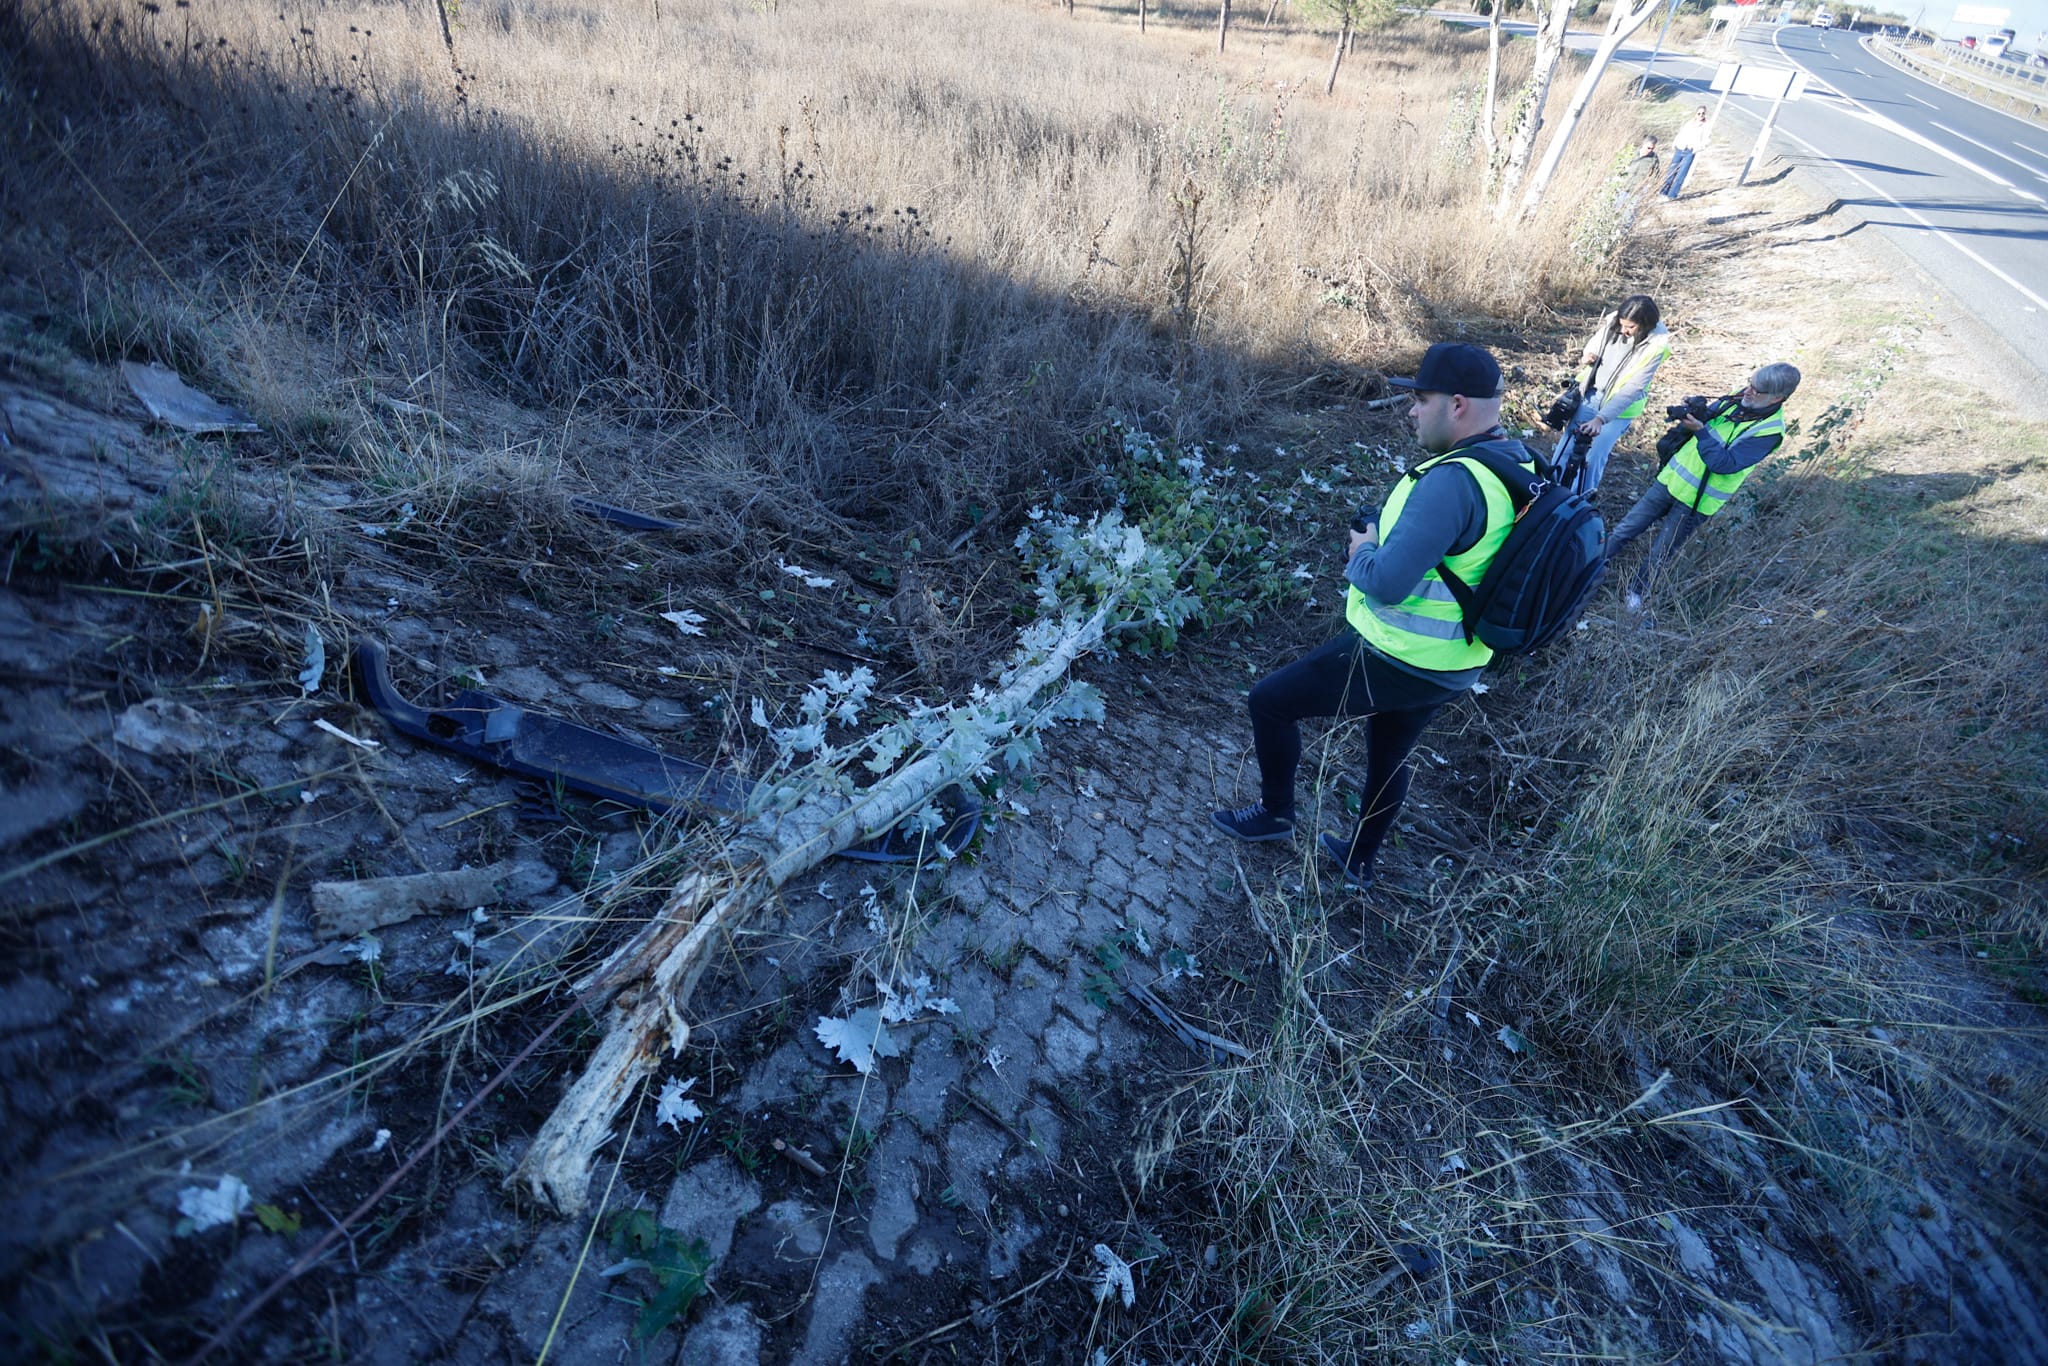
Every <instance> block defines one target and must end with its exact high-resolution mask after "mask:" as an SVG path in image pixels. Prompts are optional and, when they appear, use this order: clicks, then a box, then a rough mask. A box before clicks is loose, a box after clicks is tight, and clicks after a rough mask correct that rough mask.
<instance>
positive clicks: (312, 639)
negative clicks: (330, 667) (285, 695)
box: [299, 621, 327, 696]
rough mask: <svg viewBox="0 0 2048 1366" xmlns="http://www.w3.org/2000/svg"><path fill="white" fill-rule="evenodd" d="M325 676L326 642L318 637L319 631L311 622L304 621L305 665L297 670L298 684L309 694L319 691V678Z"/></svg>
mask: <svg viewBox="0 0 2048 1366" xmlns="http://www.w3.org/2000/svg"><path fill="white" fill-rule="evenodd" d="M326 676H327V642H326V641H324V640H322V639H320V633H319V632H318V631H317V630H315V629H313V623H312V622H310V621H309V622H307V623H306V667H305V668H303V669H301V670H299V686H300V687H301V688H304V689H305V690H306V692H307V694H308V695H309V696H310V695H311V694H313V693H316V692H319V691H320V680H321V679H322V678H325V677H326Z"/></svg>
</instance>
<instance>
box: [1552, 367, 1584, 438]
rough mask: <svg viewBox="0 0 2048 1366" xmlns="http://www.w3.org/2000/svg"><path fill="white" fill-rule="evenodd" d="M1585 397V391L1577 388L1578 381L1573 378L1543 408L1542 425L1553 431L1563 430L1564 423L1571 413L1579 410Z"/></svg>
mask: <svg viewBox="0 0 2048 1366" xmlns="http://www.w3.org/2000/svg"><path fill="white" fill-rule="evenodd" d="M1585 398H1586V396H1585V393H1584V392H1583V391H1582V390H1581V389H1580V388H1579V382H1578V381H1577V380H1573V381H1572V382H1571V384H1570V385H1569V386H1568V387H1567V388H1566V389H1565V391H1564V392H1563V393H1561V394H1559V395H1558V396H1557V397H1556V398H1554V399H1552V400H1551V401H1550V406H1549V407H1548V408H1545V409H1544V410H1543V425H1544V426H1546V427H1548V428H1550V430H1552V431H1553V432H1555V431H1561V430H1563V428H1564V424H1565V423H1567V422H1570V421H1571V420H1572V414H1574V413H1576V412H1578V411H1579V405H1580V404H1581V403H1583V402H1584V401H1585Z"/></svg>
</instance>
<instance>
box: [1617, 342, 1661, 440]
mask: <svg viewBox="0 0 2048 1366" xmlns="http://www.w3.org/2000/svg"><path fill="white" fill-rule="evenodd" d="M1645 340H1646V341H1654V342H1655V343H1656V345H1654V346H1641V347H1638V348H1636V349H1635V350H1634V351H1632V352H1630V353H1629V358H1628V362H1627V363H1626V364H1625V365H1623V366H1622V367H1621V373H1620V374H1618V375H1616V376H1615V377H1614V379H1613V380H1612V381H1611V382H1610V383H1609V384H1608V386H1607V392H1608V393H1610V394H1611V393H1613V392H1614V391H1615V390H1616V389H1619V388H1621V387H1622V382H1623V381H1624V380H1633V379H1634V378H1635V377H1636V376H1637V375H1640V374H1641V373H1643V371H1645V370H1647V369H1649V368H1650V367H1651V366H1653V365H1661V364H1663V363H1664V361H1665V360H1667V359H1669V358H1670V355H1671V334H1670V333H1669V332H1666V333H1665V334H1664V335H1663V336H1661V337H1656V336H1653V337H1648V338H1645ZM1649 403H1650V391H1649V390H1648V389H1644V390H1643V396H1642V397H1641V398H1639V399H1637V400H1636V401H1635V402H1634V403H1631V404H1629V405H1628V407H1626V408H1624V409H1622V410H1621V414H1620V415H1619V416H1618V417H1616V418H1615V419H1614V420H1615V421H1616V422H1625V421H1628V420H1630V419H1632V418H1638V417H1641V416H1642V415H1643V409H1644V408H1646V407H1648V406H1649Z"/></svg>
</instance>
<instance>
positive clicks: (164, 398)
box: [121, 360, 263, 434]
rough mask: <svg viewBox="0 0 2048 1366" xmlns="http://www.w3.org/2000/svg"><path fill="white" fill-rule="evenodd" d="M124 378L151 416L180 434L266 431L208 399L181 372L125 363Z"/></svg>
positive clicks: (243, 414) (223, 405)
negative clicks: (185, 379) (179, 375)
mask: <svg viewBox="0 0 2048 1366" xmlns="http://www.w3.org/2000/svg"><path fill="white" fill-rule="evenodd" d="M121 378H123V379H125V380H127V381H128V387H129V389H130V390H132V391H133V392H134V394H135V397H137V398H139V399H141V400H142V406H143V407H145V408H147V409H149V415H150V416H151V417H153V418H155V419H156V420H157V421H159V422H164V423H168V424H169V425H171V426H173V427H176V428H178V429H179V430H180V431H187V432H196V433H200V434H211V433H216V432H260V431H262V430H263V428H262V427H261V426H259V425H258V424H257V422H256V420H255V419H254V418H252V417H250V416H249V415H248V414H247V413H245V412H243V411H242V410H241V409H239V408H230V407H229V406H228V405H227V404H225V403H220V402H217V401H215V400H214V399H210V398H208V397H207V396H206V395H205V394H202V393H200V392H199V391H198V390H197V389H194V388H193V387H192V386H191V385H189V384H187V383H185V381H184V380H182V379H180V378H178V372H177V371H175V370H171V369H167V368H166V367H164V366H161V365H157V364H155V363H154V362H152V363H150V364H148V365H143V364H140V363H138V362H136V361H132V360H124V361H122V362H121Z"/></svg>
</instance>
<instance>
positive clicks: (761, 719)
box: [752, 697, 768, 730]
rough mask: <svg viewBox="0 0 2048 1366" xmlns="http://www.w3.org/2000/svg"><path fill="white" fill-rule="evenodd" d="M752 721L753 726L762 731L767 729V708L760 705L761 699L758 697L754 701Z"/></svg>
mask: <svg viewBox="0 0 2048 1366" xmlns="http://www.w3.org/2000/svg"><path fill="white" fill-rule="evenodd" d="M752 719H753V722H754V724H755V725H757V726H759V727H760V728H761V729H762V730H766V729H768V708H766V707H765V706H763V705H762V704H761V699H760V698H758V697H757V698H755V699H754V711H753V717H752Z"/></svg>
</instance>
